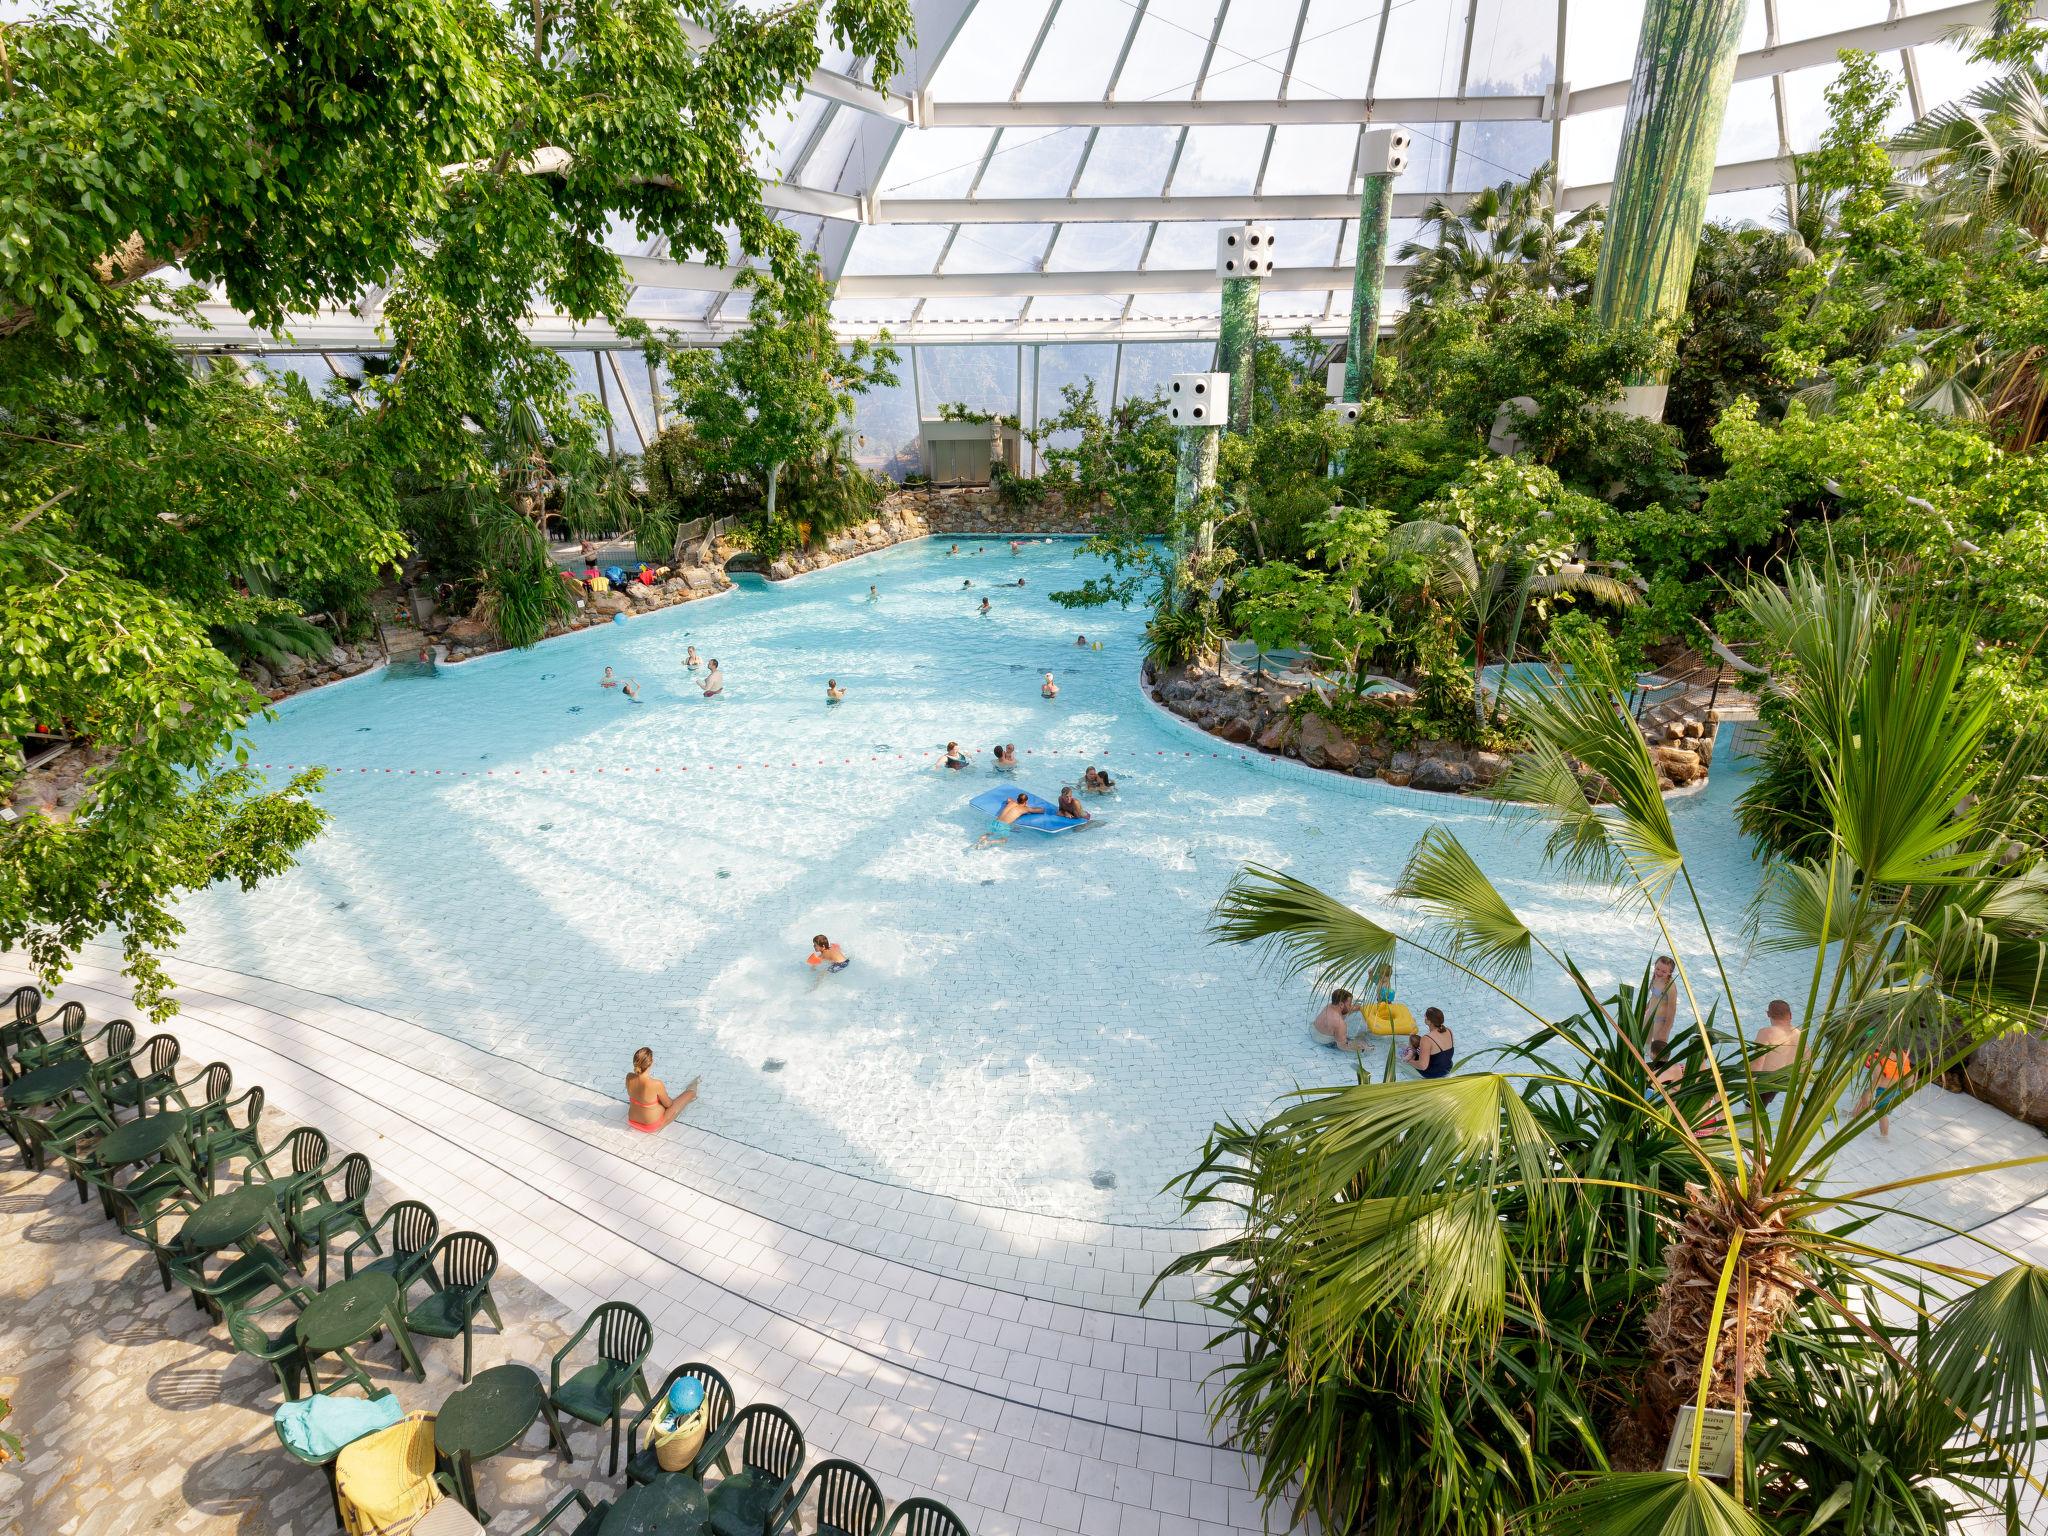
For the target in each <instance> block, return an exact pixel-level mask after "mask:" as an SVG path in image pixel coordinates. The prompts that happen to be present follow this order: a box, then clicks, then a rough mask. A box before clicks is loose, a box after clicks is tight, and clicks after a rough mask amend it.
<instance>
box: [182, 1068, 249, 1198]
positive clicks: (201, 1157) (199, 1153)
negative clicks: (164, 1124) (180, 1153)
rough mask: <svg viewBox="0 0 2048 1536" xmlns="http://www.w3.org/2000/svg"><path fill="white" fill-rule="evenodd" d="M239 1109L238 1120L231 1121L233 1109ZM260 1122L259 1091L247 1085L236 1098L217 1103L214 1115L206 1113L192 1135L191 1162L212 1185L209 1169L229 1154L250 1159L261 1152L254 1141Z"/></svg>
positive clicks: (211, 1186)
mask: <svg viewBox="0 0 2048 1536" xmlns="http://www.w3.org/2000/svg"><path fill="white" fill-rule="evenodd" d="M238 1106H239V1107H240V1109H241V1110H242V1123H241V1124H240V1125H237V1124H235V1110H236V1108H237V1107H238ZM262 1123H263V1090H262V1089H261V1088H260V1087H259V1088H251V1089H250V1090H249V1091H248V1092H247V1093H245V1094H243V1095H242V1096H241V1097H240V1098H238V1099H229V1100H227V1101H225V1102H224V1103H223V1104H222V1105H221V1106H220V1112H219V1114H218V1115H208V1116H207V1117H206V1124H205V1128H204V1129H203V1130H200V1131H198V1132H197V1133H195V1134H194V1135H193V1137H192V1162H193V1166H195V1167H196V1168H198V1170H199V1172H200V1174H201V1176H202V1177H204V1179H205V1180H206V1187H207V1188H208V1189H212V1188H213V1171H214V1169H216V1168H218V1167H219V1166H220V1165H221V1164H222V1163H225V1162H226V1161H227V1160H228V1159H229V1158H231V1157H239V1158H242V1159H244V1160H249V1161H253V1160H254V1159H255V1158H257V1157H258V1156H260V1155H261V1153H262V1150H263V1149H262V1144H261V1142H259V1141H258V1140H257V1137H258V1136H259V1134H260V1133H261V1130H262Z"/></svg>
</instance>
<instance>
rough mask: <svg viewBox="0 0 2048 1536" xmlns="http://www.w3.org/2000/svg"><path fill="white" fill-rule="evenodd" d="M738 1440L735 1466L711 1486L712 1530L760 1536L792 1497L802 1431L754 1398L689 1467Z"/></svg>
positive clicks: (707, 1461)
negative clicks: (733, 1469)
mask: <svg viewBox="0 0 2048 1536" xmlns="http://www.w3.org/2000/svg"><path fill="white" fill-rule="evenodd" d="M734 1445H737V1446H738V1448H739V1461H740V1465H739V1468H738V1470H737V1471H735V1472H733V1473H731V1474H730V1475H728V1476H726V1477H722V1478H720V1479H719V1480H718V1481H717V1482H715V1483H713V1484H711V1485H710V1489H711V1523H710V1527H709V1528H710V1529H711V1530H713V1531H715V1532H717V1533H718V1536H759V1533H760V1532H762V1531H764V1530H766V1529H767V1526H768V1522H769V1521H770V1520H772V1519H773V1518H774V1517H775V1516H776V1514H778V1513H779V1512H780V1511H781V1509H782V1506H783V1505H784V1504H785V1503H786V1502H788V1500H789V1497H790V1494H791V1493H792V1492H793V1491H794V1490H795V1488H796V1480H797V1475H798V1474H799V1473H801V1472H802V1471H803V1469H804V1432H803V1431H802V1430H801V1429H799V1428H797V1423H796V1420H795V1419H792V1418H791V1417H790V1416H789V1415H788V1414H786V1413H784V1412H783V1411H782V1410H781V1409H780V1408H777V1407H774V1406H773V1405H772V1404H769V1403H754V1404H751V1405H749V1406H748V1407H745V1408H742V1409H741V1410H740V1411H739V1412H738V1413H736V1414H734V1415H733V1416H732V1422H731V1423H729V1424H727V1425H726V1426H725V1428H724V1429H722V1430H720V1431H719V1432H718V1433H717V1434H716V1435H713V1436H711V1437H710V1438H708V1439H707V1440H705V1442H704V1449H702V1450H701V1451H699V1452H698V1453H697V1460H696V1462H695V1464H694V1465H693V1466H692V1468H691V1470H692V1471H693V1472H694V1473H695V1474H696V1475H697V1476H699V1477H702V1476H703V1474H704V1469H705V1468H707V1467H709V1466H710V1465H711V1463H712V1462H714V1461H715V1460H717V1459H718V1458H719V1457H720V1456H721V1455H723V1454H724V1452H725V1451H726V1449H727V1447H729V1446H734Z"/></svg>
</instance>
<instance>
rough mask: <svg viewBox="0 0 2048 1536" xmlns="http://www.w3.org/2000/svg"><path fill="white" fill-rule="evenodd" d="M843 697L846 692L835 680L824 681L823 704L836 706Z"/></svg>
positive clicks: (827, 679)
mask: <svg viewBox="0 0 2048 1536" xmlns="http://www.w3.org/2000/svg"><path fill="white" fill-rule="evenodd" d="M845 697H846V690H845V689H844V688H842V687H840V686H839V683H838V680H837V679H835V678H830V677H828V678H826V679H825V702H826V703H827V704H837V703H838V702H839V701H840V700H841V699H843V698H845Z"/></svg>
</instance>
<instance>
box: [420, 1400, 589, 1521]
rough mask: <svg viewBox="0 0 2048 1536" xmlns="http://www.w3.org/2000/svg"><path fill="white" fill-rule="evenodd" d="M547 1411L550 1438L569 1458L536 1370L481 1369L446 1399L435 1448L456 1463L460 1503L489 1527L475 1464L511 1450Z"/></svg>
mask: <svg viewBox="0 0 2048 1536" xmlns="http://www.w3.org/2000/svg"><path fill="white" fill-rule="evenodd" d="M543 1413H545V1414H546V1415H547V1420H548V1438H549V1440H550V1441H552V1442H553V1443H554V1445H555V1446H556V1447H557V1448H558V1449H559V1450H560V1451H561V1453H562V1459H563V1460H564V1461H567V1460H569V1442H568V1441H567V1440H566V1439H565V1438H564V1437H563V1435H562V1425H561V1421H560V1420H558V1419H557V1418H556V1417H555V1410H554V1405H553V1404H551V1403H550V1402H549V1401H548V1391H547V1388H546V1387H545V1386H543V1385H542V1384H541V1379H540V1377H539V1376H538V1375H536V1374H535V1373H534V1371H533V1370H532V1369H531V1368H530V1367H528V1366H524V1365H518V1364H513V1365H494V1366H492V1367H491V1368H490V1369H489V1370H487V1371H478V1372H477V1373H476V1375H475V1377H473V1378H472V1379H471V1381H470V1383H469V1385H468V1386H466V1387H462V1388H460V1389H459V1390H457V1391H455V1392H451V1393H450V1394H449V1395H448V1399H447V1401H446V1402H444V1403H442V1404H441V1410H440V1412H439V1413H438V1414H436V1415H435V1418H434V1449H435V1450H436V1451H438V1452H440V1453H441V1455H443V1456H445V1457H447V1458H448V1460H450V1461H452V1462H453V1463H455V1475H456V1483H457V1487H458V1488H459V1489H460V1492H461V1497H462V1504H463V1507H464V1508H465V1509H467V1510H468V1511H469V1512H470V1513H471V1514H472V1515H475V1516H476V1517H477V1519H479V1520H481V1521H483V1522H484V1523H485V1524H489V1523H490V1516H488V1515H486V1514H485V1513H484V1512H483V1511H482V1510H481V1509H479V1508H478V1507H477V1497H476V1470H475V1468H476V1463H477V1462H479V1461H485V1460H488V1459H489V1458H490V1457H493V1456H496V1455H497V1454H498V1453H499V1452H501V1451H509V1450H510V1449H511V1448H512V1447H513V1446H515V1445H517V1444H518V1443H519V1442H520V1440H521V1439H523V1438H524V1437H525V1435H526V1432H527V1431H528V1430H529V1429H531V1428H533V1421H534V1420H535V1419H537V1418H539V1417H540V1416H541V1415H542V1414H543Z"/></svg>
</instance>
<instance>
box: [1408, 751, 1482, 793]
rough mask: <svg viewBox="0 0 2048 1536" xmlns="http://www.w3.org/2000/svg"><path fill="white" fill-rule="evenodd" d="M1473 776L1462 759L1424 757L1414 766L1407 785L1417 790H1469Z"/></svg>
mask: <svg viewBox="0 0 2048 1536" xmlns="http://www.w3.org/2000/svg"><path fill="white" fill-rule="evenodd" d="M1474 777H1475V775H1474V774H1473V772H1472V765H1471V764H1470V763H1468V762H1466V761H1465V760H1464V759H1463V758H1462V757H1451V756H1443V757H1436V756H1431V757H1425V758H1423V759H1422V761H1421V762H1419V763H1417V764H1416V765H1415V772H1414V774H1413V776H1412V777H1411V778H1410V779H1409V781H1408V782H1409V783H1410V784H1412V785H1413V786H1414V787H1415V788H1417V789H1433V790H1438V791H1455V790H1464V789H1470V788H1471V787H1472V784H1473V780H1474Z"/></svg>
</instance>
